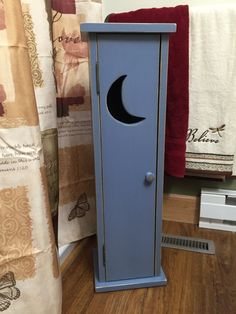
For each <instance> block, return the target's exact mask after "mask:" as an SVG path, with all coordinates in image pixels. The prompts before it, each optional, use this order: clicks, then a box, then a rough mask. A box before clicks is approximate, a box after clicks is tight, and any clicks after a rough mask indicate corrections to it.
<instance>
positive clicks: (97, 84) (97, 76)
mask: <svg viewBox="0 0 236 314" xmlns="http://www.w3.org/2000/svg"><path fill="white" fill-rule="evenodd" d="M96 90H97V94H99V93H100V82H99V63H98V61H97V62H96Z"/></svg>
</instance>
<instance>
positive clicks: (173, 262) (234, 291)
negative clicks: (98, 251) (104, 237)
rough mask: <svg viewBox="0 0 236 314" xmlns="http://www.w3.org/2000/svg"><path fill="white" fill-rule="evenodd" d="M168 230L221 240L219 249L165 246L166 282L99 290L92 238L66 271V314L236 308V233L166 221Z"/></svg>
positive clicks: (194, 313) (204, 313) (200, 313)
mask: <svg viewBox="0 0 236 314" xmlns="http://www.w3.org/2000/svg"><path fill="white" fill-rule="evenodd" d="M163 231H164V232H165V233H169V234H177V235H178V234H179V235H184V236H192V237H198V238H205V239H210V240H214V241H215V245H216V255H207V254H200V253H192V252H187V251H182V250H175V249H167V248H165V249H163V250H162V266H163V269H164V271H165V274H166V276H167V278H168V284H167V286H166V287H156V288H145V289H135V290H127V291H118V292H107V293H94V286H93V266H92V247H94V246H95V245H96V240H95V237H92V238H90V239H89V240H88V241H87V242H86V245H84V246H83V248H82V249H81V250H80V251H79V254H78V255H77V256H76V258H75V259H74V261H73V262H72V264H71V266H70V267H69V268H67V270H66V271H65V272H64V275H63V314H72V313H73V314H77V313H87V314H90V313H94V314H136V313H137V314H149V313H156V314H221V313H227V314H235V313H236V275H235V268H236V251H235V247H236V234H234V233H230V232H223V231H215V230H207V229H199V228H198V227H197V226H194V225H191V224H183V223H174V222H164V226H163Z"/></svg>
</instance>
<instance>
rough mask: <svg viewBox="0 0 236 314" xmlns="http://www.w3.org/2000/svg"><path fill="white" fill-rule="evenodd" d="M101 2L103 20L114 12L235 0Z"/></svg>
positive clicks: (233, 1) (131, 0)
mask: <svg viewBox="0 0 236 314" xmlns="http://www.w3.org/2000/svg"><path fill="white" fill-rule="evenodd" d="M102 2H103V18H104V19H105V17H106V16H107V15H108V14H110V13H116V12H125V11H131V10H137V9H141V8H152V7H156V8H161V7H171V6H176V5H180V4H188V5H191V6H192V5H206V4H211V5H214V4H218V3H222V4H223V3H225V2H226V3H235V0H226V1H224V0H201V1H199V0H186V1H175V0H102Z"/></svg>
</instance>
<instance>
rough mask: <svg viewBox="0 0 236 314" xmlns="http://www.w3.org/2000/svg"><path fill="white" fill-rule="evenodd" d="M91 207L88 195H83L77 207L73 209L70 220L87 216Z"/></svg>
mask: <svg viewBox="0 0 236 314" xmlns="http://www.w3.org/2000/svg"><path fill="white" fill-rule="evenodd" d="M89 209H90V205H89V203H88V198H87V194H86V193H83V194H81V195H80V197H79V199H78V201H77V203H76V205H75V206H74V207H73V208H72V210H71V212H70V214H69V216H68V220H69V221H71V220H73V219H75V218H76V217H78V218H81V217H84V216H85V215H86V212H87V211H89Z"/></svg>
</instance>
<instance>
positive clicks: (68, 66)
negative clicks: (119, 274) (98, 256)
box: [0, 0, 101, 314]
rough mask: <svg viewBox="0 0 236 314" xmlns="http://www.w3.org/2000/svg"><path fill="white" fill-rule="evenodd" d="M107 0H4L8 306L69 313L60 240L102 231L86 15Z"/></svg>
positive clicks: (2, 153) (3, 220) (0, 301)
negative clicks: (97, 226) (98, 222)
mask: <svg viewBox="0 0 236 314" xmlns="http://www.w3.org/2000/svg"><path fill="white" fill-rule="evenodd" d="M99 2H100V1H76V0H52V1H49V0H37V1H35V0H0V312H6V313H9V314H11V313H24V314H28V313H29V314H31V313H33V314H39V313H43V314H44V313H45V314H46V313H51V314H54V313H55V314H59V313H61V292H62V291H61V278H60V270H59V267H58V253H57V246H56V242H57V241H59V243H60V244H68V243H70V242H71V241H76V240H79V239H81V238H83V237H86V236H88V235H90V234H93V233H94V232H95V214H94V211H95V209H94V208H95V204H94V172H93V162H92V144H91V143H92V142H91V118H90V97H89V79H88V48H87V44H86V43H84V42H82V41H81V37H80V22H84V21H89V22H100V21H101V3H99ZM53 227H54V228H53Z"/></svg>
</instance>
